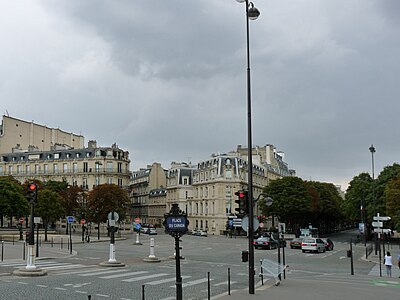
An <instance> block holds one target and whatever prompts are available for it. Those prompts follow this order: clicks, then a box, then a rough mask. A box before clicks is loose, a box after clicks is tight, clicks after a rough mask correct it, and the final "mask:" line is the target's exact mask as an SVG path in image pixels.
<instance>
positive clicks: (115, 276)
mask: <svg viewBox="0 0 400 300" xmlns="http://www.w3.org/2000/svg"><path fill="white" fill-rule="evenodd" d="M144 273H148V272H146V271H137V272H128V273H122V274H115V275H109V276H103V277H100V278H101V279H112V278H118V277H126V276H132V275H139V274H144Z"/></svg>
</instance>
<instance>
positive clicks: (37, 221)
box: [33, 217, 42, 224]
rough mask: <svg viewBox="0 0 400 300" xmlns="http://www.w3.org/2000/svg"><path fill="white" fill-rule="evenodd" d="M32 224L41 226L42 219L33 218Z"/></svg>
mask: <svg viewBox="0 0 400 300" xmlns="http://www.w3.org/2000/svg"><path fill="white" fill-rule="evenodd" d="M33 223H35V224H41V223H42V218H41V217H34V218H33Z"/></svg>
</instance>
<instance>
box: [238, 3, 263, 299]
mask: <svg viewBox="0 0 400 300" xmlns="http://www.w3.org/2000/svg"><path fill="white" fill-rule="evenodd" d="M236 1H237V2H239V3H243V2H245V4H246V37H247V39H246V42H247V43H246V44H247V138H248V139H247V147H248V151H247V156H248V174H247V176H248V184H247V186H248V205H249V214H248V218H249V229H248V232H249V234H248V235H249V238H248V239H249V294H254V275H255V274H254V246H253V241H254V220H253V218H254V211H253V209H254V205H253V204H254V199H253V159H252V136H251V135H252V133H251V80H250V34H249V19H250V20H255V19H257V18H258V16H259V15H260V12H259V11H258V9H257V8H255V7H254V4H253V3H252V2H249V0H236Z"/></svg>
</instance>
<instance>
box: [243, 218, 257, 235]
mask: <svg viewBox="0 0 400 300" xmlns="http://www.w3.org/2000/svg"><path fill="white" fill-rule="evenodd" d="M259 225H260V221H258V219H257V217H254V218H253V231H256V230H257V229H258V226H259ZM248 227H249V217H248V216H245V217H243V218H242V228H243V230H244V231H246V232H248V229H249V228H248Z"/></svg>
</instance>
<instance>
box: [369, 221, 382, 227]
mask: <svg viewBox="0 0 400 300" xmlns="http://www.w3.org/2000/svg"><path fill="white" fill-rule="evenodd" d="M372 226H373V227H381V228H382V227H383V222H372Z"/></svg>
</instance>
